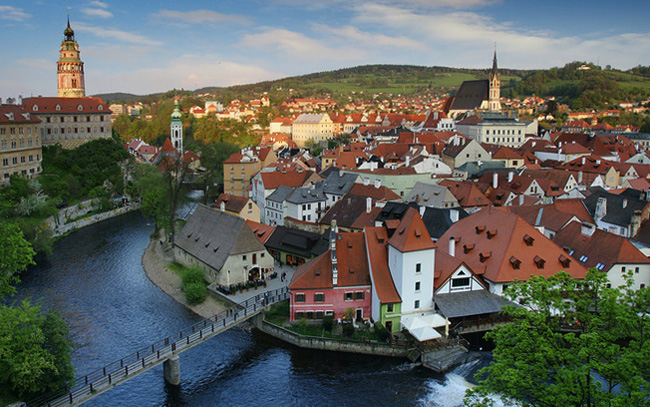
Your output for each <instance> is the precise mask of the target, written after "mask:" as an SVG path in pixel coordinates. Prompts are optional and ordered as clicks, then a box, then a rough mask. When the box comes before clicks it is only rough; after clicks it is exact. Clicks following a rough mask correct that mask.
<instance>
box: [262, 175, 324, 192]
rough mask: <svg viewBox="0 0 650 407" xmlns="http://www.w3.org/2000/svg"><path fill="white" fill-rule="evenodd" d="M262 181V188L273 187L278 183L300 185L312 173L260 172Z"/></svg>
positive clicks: (288, 185) (290, 185)
mask: <svg viewBox="0 0 650 407" xmlns="http://www.w3.org/2000/svg"><path fill="white" fill-rule="evenodd" d="M259 174H260V177H262V181H263V182H264V189H275V188H277V187H279V186H280V185H284V186H287V187H300V186H302V184H303V183H304V182H305V181H306V180H307V178H309V176H310V175H311V174H312V172H311V171H295V170H289V171H270V172H260V173H259Z"/></svg>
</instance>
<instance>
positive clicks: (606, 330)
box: [465, 269, 650, 406]
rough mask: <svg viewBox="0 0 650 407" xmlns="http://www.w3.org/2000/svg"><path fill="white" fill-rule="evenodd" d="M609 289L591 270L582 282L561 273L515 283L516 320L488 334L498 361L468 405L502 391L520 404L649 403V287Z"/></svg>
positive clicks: (508, 309) (486, 372)
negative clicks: (517, 304)
mask: <svg viewBox="0 0 650 407" xmlns="http://www.w3.org/2000/svg"><path fill="white" fill-rule="evenodd" d="M629 281H630V282H629V283H628V285H627V286H624V287H620V288H607V277H606V275H605V274H604V273H601V272H599V271H597V270H596V269H591V270H590V271H589V273H588V275H587V277H586V278H585V280H583V281H578V280H574V279H572V278H571V277H570V276H569V274H567V273H564V272H560V273H558V274H557V275H555V276H552V277H549V278H548V279H544V278H542V277H533V278H532V279H530V280H529V281H526V282H521V283H517V284H514V285H513V286H511V287H510V288H509V290H508V292H507V296H508V297H509V298H510V299H512V300H514V299H518V301H519V303H520V305H521V307H517V306H508V307H506V310H505V313H506V314H507V315H508V316H510V317H511V318H512V322H510V323H508V324H506V325H504V326H501V327H499V328H496V329H495V330H493V331H492V332H490V333H488V334H487V338H489V339H491V340H493V341H494V344H495V346H496V347H495V349H494V352H493V354H494V362H493V363H492V364H491V365H490V366H488V367H486V368H484V369H482V370H481V371H480V372H479V375H477V379H479V385H478V386H477V387H476V388H474V389H471V390H469V391H468V394H467V396H466V398H465V402H466V404H467V405H472V406H484V405H491V403H490V399H489V398H487V396H488V395H489V394H491V393H492V394H494V393H497V394H500V395H502V397H503V398H504V399H506V400H508V401H510V402H514V403H516V404H517V405H521V406H601V405H602V406H605V405H606V406H631V405H634V406H648V405H650V388H649V387H648V380H649V379H650V335H648V333H649V332H650V315H648V309H649V307H650V290H649V289H648V288H643V289H640V290H634V289H632V285H631V276H629Z"/></svg>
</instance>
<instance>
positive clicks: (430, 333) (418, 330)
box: [401, 313, 447, 342]
mask: <svg viewBox="0 0 650 407" xmlns="http://www.w3.org/2000/svg"><path fill="white" fill-rule="evenodd" d="M401 323H402V327H403V328H404V329H406V330H407V331H409V333H410V334H411V335H413V337H415V339H417V340H418V341H420V342H422V341H428V340H431V339H438V338H442V335H440V333H439V332H438V331H436V330H435V328H438V327H442V326H446V325H447V320H446V319H445V318H444V317H443V316H442V315H439V314H434V313H429V314H425V315H421V314H416V315H404V316H402V318H401Z"/></svg>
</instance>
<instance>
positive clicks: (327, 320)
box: [323, 315, 334, 332]
mask: <svg viewBox="0 0 650 407" xmlns="http://www.w3.org/2000/svg"><path fill="white" fill-rule="evenodd" d="M332 328H334V317H333V316H331V315H325V316H324V317H323V329H324V330H326V331H327V332H332Z"/></svg>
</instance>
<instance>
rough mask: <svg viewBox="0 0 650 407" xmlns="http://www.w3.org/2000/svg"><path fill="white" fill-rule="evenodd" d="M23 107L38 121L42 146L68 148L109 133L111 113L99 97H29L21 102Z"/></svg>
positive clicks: (110, 129) (103, 136)
mask: <svg viewBox="0 0 650 407" xmlns="http://www.w3.org/2000/svg"><path fill="white" fill-rule="evenodd" d="M23 108H24V109H25V111H26V112H29V113H30V114H31V115H33V116H36V117H38V118H39V119H41V123H42V125H41V141H42V144H43V145H46V146H47V145H53V144H61V146H62V147H63V148H69V149H72V148H76V147H79V146H80V145H82V144H84V143H86V142H88V141H90V140H96V139H100V138H109V137H111V134H112V127H111V111H110V109H109V108H108V105H106V104H105V103H104V102H103V101H102V100H101V99H100V98H96V97H87V98H71V97H70V98H68V97H66V98H61V97H33V98H27V99H24V100H23Z"/></svg>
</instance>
